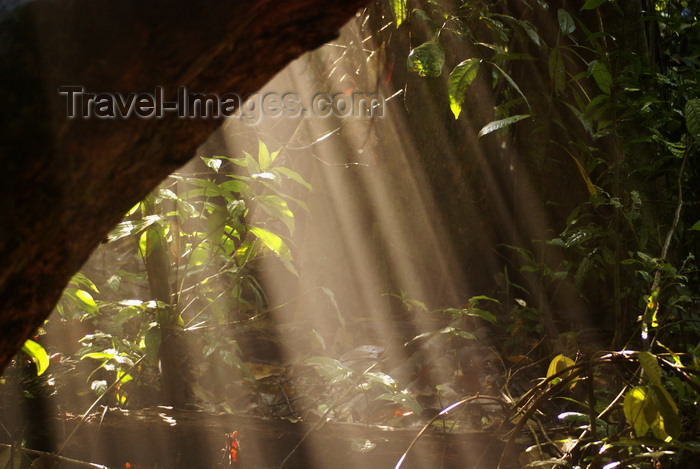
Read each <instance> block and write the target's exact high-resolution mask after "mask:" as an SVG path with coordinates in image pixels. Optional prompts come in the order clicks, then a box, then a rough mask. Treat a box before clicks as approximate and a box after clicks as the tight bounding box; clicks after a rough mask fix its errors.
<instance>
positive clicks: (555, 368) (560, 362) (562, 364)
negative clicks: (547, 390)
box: [547, 355, 574, 378]
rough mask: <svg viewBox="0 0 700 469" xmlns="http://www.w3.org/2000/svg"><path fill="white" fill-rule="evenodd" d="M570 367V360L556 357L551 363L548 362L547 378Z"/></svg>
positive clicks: (572, 363) (571, 362)
mask: <svg viewBox="0 0 700 469" xmlns="http://www.w3.org/2000/svg"><path fill="white" fill-rule="evenodd" d="M570 366H574V361H573V360H572V359H571V358H569V357H565V356H564V355H557V356H556V357H554V358H553V359H552V361H551V362H549V368H547V378H549V377H550V376H554V375H556V374H557V373H560V372H562V371H563V370H564V369H566V368H568V367H570Z"/></svg>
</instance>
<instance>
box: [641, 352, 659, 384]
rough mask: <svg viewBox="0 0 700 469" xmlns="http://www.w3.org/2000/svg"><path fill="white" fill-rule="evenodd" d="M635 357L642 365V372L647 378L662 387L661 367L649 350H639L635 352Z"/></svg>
mask: <svg viewBox="0 0 700 469" xmlns="http://www.w3.org/2000/svg"><path fill="white" fill-rule="evenodd" d="M637 359H638V360H639V363H640V364H641V365H642V369H643V370H644V374H645V375H646V377H647V378H648V379H649V381H650V382H651V383H652V384H655V385H656V386H659V387H662V386H663V385H662V384H661V367H660V366H659V362H658V360H656V357H655V356H654V355H653V354H651V353H650V352H639V353H638V354H637Z"/></svg>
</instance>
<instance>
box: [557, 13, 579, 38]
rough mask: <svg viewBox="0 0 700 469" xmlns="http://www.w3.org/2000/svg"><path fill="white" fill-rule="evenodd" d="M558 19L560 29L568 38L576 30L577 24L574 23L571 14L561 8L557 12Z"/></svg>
mask: <svg viewBox="0 0 700 469" xmlns="http://www.w3.org/2000/svg"><path fill="white" fill-rule="evenodd" d="M557 17H558V18H559V29H560V30H561V32H562V34H563V35H564V36H568V35H569V34H571V33H573V32H574V31H575V30H576V23H574V19H573V18H572V17H571V15H570V14H569V12H567V11H566V10H564V9H563V8H560V9H559V11H557Z"/></svg>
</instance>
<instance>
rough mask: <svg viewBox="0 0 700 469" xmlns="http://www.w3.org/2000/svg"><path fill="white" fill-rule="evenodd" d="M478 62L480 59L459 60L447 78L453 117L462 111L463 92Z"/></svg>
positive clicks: (474, 76)
mask: <svg viewBox="0 0 700 469" xmlns="http://www.w3.org/2000/svg"><path fill="white" fill-rule="evenodd" d="M480 64H481V59H467V60H464V61H462V62H460V63H459V64H458V65H457V66H456V67H455V68H454V69H453V70H452V72H450V76H449V78H448V79H447V95H448V97H449V100H450V109H451V110H452V114H454V116H455V119H457V118H458V117H459V114H460V113H461V112H462V103H463V102H464V93H465V92H466V91H467V88H468V87H469V85H471V84H472V82H473V81H474V79H475V78H476V75H477V73H478V72H479V65H480Z"/></svg>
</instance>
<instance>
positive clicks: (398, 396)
mask: <svg viewBox="0 0 700 469" xmlns="http://www.w3.org/2000/svg"><path fill="white" fill-rule="evenodd" d="M377 399H382V400H385V401H391V402H395V403H397V404H399V405H400V406H402V407H404V408H406V409H408V410H410V411H411V412H413V413H414V414H416V415H420V413H421V412H423V407H421V405H420V404H419V403H418V401H417V400H416V398H415V397H413V396H411V395H410V394H408V393H407V392H406V391H401V392H389V393H386V394H382V395H381V396H379V397H377Z"/></svg>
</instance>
